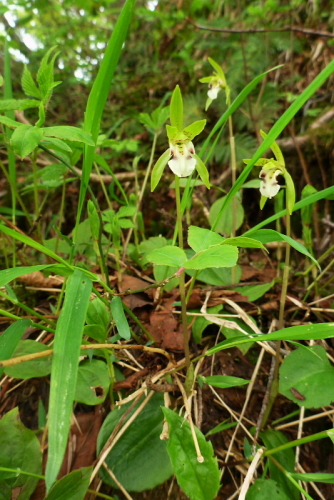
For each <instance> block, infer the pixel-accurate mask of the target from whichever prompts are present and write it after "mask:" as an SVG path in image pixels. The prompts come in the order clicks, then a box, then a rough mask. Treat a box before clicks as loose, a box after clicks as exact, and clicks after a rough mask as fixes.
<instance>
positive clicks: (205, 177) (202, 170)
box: [191, 154, 210, 189]
mask: <svg viewBox="0 0 334 500" xmlns="http://www.w3.org/2000/svg"><path fill="white" fill-rule="evenodd" d="M191 156H192V157H193V158H195V160H196V170H197V172H198V175H199V176H200V178H201V179H202V181H203V184H204V185H205V186H206V187H207V188H208V189H210V180H209V172H208V169H207V168H206V166H205V164H204V163H203V161H202V160H201V159H200V157H199V156H198V155H196V154H193V155H191Z"/></svg>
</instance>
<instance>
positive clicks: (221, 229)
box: [209, 196, 244, 234]
mask: <svg viewBox="0 0 334 500" xmlns="http://www.w3.org/2000/svg"><path fill="white" fill-rule="evenodd" d="M225 200H226V196H223V197H222V198H219V199H218V200H216V201H215V202H214V204H213V205H212V207H211V209H210V214H209V221H210V225H211V227H212V230H213V231H216V232H217V233H223V234H231V233H232V228H233V221H234V217H235V223H236V225H235V229H236V230H237V229H239V227H240V226H241V224H242V223H243V221H244V209H243V206H242V205H241V203H240V200H239V198H238V197H236V198H235V200H234V201H233V204H235V212H234V210H226V211H225V212H224V213H221V208H222V206H223V205H224V203H225ZM216 220H217V222H216V223H215V221H216Z"/></svg>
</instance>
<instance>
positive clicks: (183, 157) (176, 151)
mask: <svg viewBox="0 0 334 500" xmlns="http://www.w3.org/2000/svg"><path fill="white" fill-rule="evenodd" d="M169 147H170V153H171V159H170V160H169V161H168V166H169V168H170V169H171V170H172V172H173V173H174V174H175V175H177V176H178V177H188V176H189V175H191V174H192V173H193V171H194V170H195V167H196V163H197V160H196V158H193V156H192V155H194V154H195V148H194V145H193V143H192V142H191V141H178V142H177V143H170V145H169Z"/></svg>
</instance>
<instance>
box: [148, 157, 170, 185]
mask: <svg viewBox="0 0 334 500" xmlns="http://www.w3.org/2000/svg"><path fill="white" fill-rule="evenodd" d="M170 157H171V154H170V149H167V150H166V151H165V152H164V153H163V154H162V155H161V156H160V158H159V159H158V161H157V162H156V164H155V165H154V167H153V170H152V174H151V191H154V190H155V188H156V187H157V185H158V184H159V181H160V179H161V176H162V172H163V171H164V168H165V166H166V165H167V162H168V160H169V158H170Z"/></svg>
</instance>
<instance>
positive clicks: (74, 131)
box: [41, 125, 95, 146]
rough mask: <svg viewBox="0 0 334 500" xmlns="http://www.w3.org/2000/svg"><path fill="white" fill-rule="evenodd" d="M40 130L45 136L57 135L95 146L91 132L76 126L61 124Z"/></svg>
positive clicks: (59, 137)
mask: <svg viewBox="0 0 334 500" xmlns="http://www.w3.org/2000/svg"><path fill="white" fill-rule="evenodd" d="M41 130H43V132H44V136H45V137H57V138H58V139H64V140H67V141H78V142H83V143H84V144H88V146H95V144H94V141H93V139H92V136H91V134H88V133H87V132H84V131H83V130H81V129H80V128H77V127H70V126H65V125H62V126H59V127H46V128H43V129H41Z"/></svg>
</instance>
